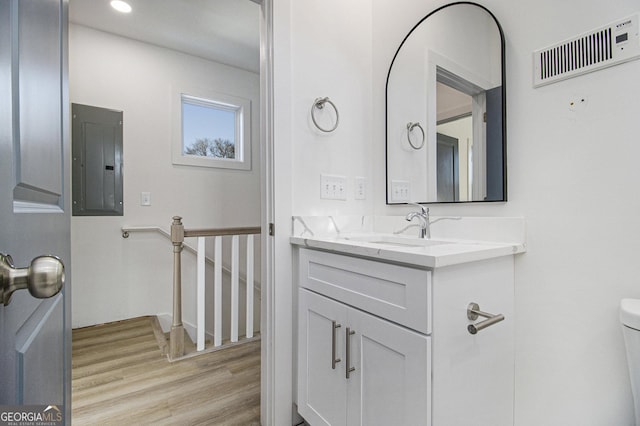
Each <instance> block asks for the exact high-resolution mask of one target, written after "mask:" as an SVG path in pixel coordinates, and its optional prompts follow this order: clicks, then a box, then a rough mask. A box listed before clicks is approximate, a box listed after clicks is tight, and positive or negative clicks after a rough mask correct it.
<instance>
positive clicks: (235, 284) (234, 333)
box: [231, 235, 240, 342]
mask: <svg viewBox="0 0 640 426" xmlns="http://www.w3.org/2000/svg"><path fill="white" fill-rule="evenodd" d="M238 240H239V239H238V236H237V235H234V236H233V237H231V342H237V341H238V288H239V277H240V274H239V271H238V266H239V260H238V258H239V253H238V252H239V248H238Z"/></svg>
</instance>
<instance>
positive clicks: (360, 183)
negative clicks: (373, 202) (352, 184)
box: [355, 177, 367, 200]
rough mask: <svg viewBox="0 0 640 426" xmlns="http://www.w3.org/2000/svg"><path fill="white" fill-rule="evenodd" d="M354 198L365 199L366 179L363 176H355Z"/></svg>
mask: <svg viewBox="0 0 640 426" xmlns="http://www.w3.org/2000/svg"><path fill="white" fill-rule="evenodd" d="M355 193H356V194H355V199H356V200H366V199H367V179H366V178H363V177H356V190H355Z"/></svg>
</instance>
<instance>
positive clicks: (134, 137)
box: [69, 25, 260, 327]
mask: <svg viewBox="0 0 640 426" xmlns="http://www.w3.org/2000/svg"><path fill="white" fill-rule="evenodd" d="M69 44H70V54H69V61H70V64H69V79H70V98H71V102H74V103H81V104H87V105H94V106H99V107H104V108H112V109H116V110H122V111H124V216H122V217H73V218H72V223H71V228H72V229H71V230H72V235H71V237H72V239H71V246H72V259H73V272H74V300H73V326H74V327H81V326H86V325H91V324H97V323H102V322H107V321H114V320H119V319H124V318H131V317H135V316H139V315H149V314H157V313H170V312H171V295H172V291H171V280H172V256H173V253H172V247H171V244H170V242H169V241H168V240H166V239H163V238H162V237H160V236H158V235H141V234H133V235H131V237H129V238H128V239H123V238H122V237H121V234H120V228H121V227H122V226H160V227H162V228H165V229H167V230H168V229H169V227H170V225H171V218H172V216H174V215H180V216H183V218H184V219H183V222H184V224H185V227H187V228H201V227H226V226H256V225H258V224H259V223H260V149H259V138H258V134H259V124H258V123H259V118H258V117H259V76H258V75H257V74H255V73H251V72H247V71H244V70H240V69H237V68H232V67H229V66H226V65H221V64H217V63H214V62H211V61H207V60H204V59H201V58H197V57H194V56H189V55H185V54H182V53H179V52H176V51H172V50H169V49H164V48H160V47H156V46H152V45H149V44H145V43H140V42H137V41H133V40H130V39H126V38H122V37H117V36H113V35H110V34H107V33H103V32H99V31H95V30H92V29H89V28H86V27H82V26H78V25H71V28H70V36H69ZM194 86H195V87H202V88H204V89H205V90H207V91H209V90H214V91H217V92H222V93H227V94H231V95H235V96H240V97H243V98H247V99H251V100H252V106H251V109H252V111H251V114H252V146H253V148H252V169H251V171H248V172H247V171H232V170H223V169H211V168H201V167H190V166H174V165H172V163H171V135H172V125H173V124H174V121H175V116H174V115H173V114H172V95H173V94H174V91H173V88H174V87H177V88H181V87H188V88H191V87H194ZM142 191H147V192H151V201H152V205H151V206H149V207H143V206H140V192H142ZM193 244H195V242H194V243H193ZM256 246H257V247H259V243H257V242H256ZM183 259H185V260H184V261H185V265H184V269H185V271H184V277H183V279H184V280H185V282H192V278H193V277H194V274H195V272H194V270H193V268H194V267H193V264H194V263H193V259H192V258H191V255H190V254H183ZM184 298H185V302H184V303H185V308H184V309H185V320H187V321H188V320H189V319H190V318H189V317H190V316H191V309H190V307H191V306H192V299H193V293H192V291H191V289H190V288H187V289H185V295H184Z"/></svg>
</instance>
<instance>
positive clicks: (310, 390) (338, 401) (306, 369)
mask: <svg viewBox="0 0 640 426" xmlns="http://www.w3.org/2000/svg"><path fill="white" fill-rule="evenodd" d="M298 295H299V305H298V319H299V322H298V411H299V413H300V415H302V417H304V418H305V420H306V421H307V422H308V423H310V424H312V425H314V426H316V425H333V426H338V425H345V424H346V416H347V414H346V412H347V390H346V382H345V370H344V362H345V361H344V353H343V347H344V346H343V345H344V338H343V337H341V336H344V332H343V331H342V330H344V328H345V327H346V324H345V321H346V319H347V318H346V316H347V307H346V306H345V305H343V304H341V303H337V302H335V301H333V300H331V299H328V298H326V297H323V296H320V295H317V294H315V293H312V292H310V291H308V290H304V289H300V290H299V293H298ZM334 321H335V325H336V326H337V325H340V328H335V329H334ZM334 333H335V345H336V346H335V356H336V359H338V358H339V359H340V361H339V362H337V363H335V368H333V365H332V364H333V363H332V359H333V350H332V346H333V344H334V339H333V335H334Z"/></svg>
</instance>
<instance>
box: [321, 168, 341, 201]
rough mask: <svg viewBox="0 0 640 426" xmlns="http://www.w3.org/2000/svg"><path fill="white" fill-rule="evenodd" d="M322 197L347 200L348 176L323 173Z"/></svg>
mask: <svg viewBox="0 0 640 426" xmlns="http://www.w3.org/2000/svg"><path fill="white" fill-rule="evenodd" d="M320 198H323V199H325V200H346V199H347V178H346V177H345V176H335V175H323V174H321V175H320Z"/></svg>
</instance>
